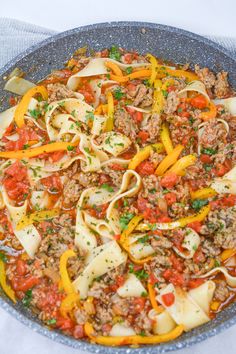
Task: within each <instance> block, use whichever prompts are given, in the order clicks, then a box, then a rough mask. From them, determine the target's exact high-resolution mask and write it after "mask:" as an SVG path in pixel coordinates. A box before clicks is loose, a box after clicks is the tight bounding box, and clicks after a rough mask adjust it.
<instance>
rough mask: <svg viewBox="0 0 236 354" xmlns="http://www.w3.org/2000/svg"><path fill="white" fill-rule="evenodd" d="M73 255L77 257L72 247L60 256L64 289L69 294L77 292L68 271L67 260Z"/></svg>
mask: <svg viewBox="0 0 236 354" xmlns="http://www.w3.org/2000/svg"><path fill="white" fill-rule="evenodd" d="M71 257H76V253H75V252H74V251H73V250H70V249H68V250H66V251H65V252H64V253H62V255H61V257H60V276H61V281H62V286H63V289H64V290H65V292H66V293H67V294H72V293H74V292H75V289H74V286H73V284H72V282H71V280H70V277H69V274H68V272H67V261H68V259H69V258H71Z"/></svg>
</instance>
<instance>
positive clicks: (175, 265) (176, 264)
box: [170, 253, 184, 273]
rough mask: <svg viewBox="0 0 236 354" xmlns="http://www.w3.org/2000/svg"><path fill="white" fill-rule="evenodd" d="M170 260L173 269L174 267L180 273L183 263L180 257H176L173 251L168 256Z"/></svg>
mask: <svg viewBox="0 0 236 354" xmlns="http://www.w3.org/2000/svg"><path fill="white" fill-rule="evenodd" d="M170 261H171V263H172V266H173V268H174V269H176V270H177V271H178V272H180V273H182V272H183V270H184V264H183V262H182V261H181V260H180V258H178V257H177V256H176V255H175V254H174V253H172V254H171V256H170Z"/></svg>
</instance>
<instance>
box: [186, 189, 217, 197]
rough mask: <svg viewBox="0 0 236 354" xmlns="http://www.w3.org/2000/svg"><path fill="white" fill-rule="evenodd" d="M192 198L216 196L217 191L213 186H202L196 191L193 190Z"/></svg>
mask: <svg viewBox="0 0 236 354" xmlns="http://www.w3.org/2000/svg"><path fill="white" fill-rule="evenodd" d="M190 194H191V198H192V199H207V198H211V197H214V196H215V195H216V194H217V192H216V191H215V190H214V189H213V188H210V187H209V188H201V189H198V190H196V191H191V192H190Z"/></svg>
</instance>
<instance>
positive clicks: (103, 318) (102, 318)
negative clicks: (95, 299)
mask: <svg viewBox="0 0 236 354" xmlns="http://www.w3.org/2000/svg"><path fill="white" fill-rule="evenodd" d="M112 317H113V313H112V309H111V308H109V305H108V306H106V305H104V304H102V305H97V306H96V319H97V320H99V322H100V323H101V324H104V323H107V322H111V321H112Z"/></svg>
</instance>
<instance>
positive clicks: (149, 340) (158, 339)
mask: <svg viewBox="0 0 236 354" xmlns="http://www.w3.org/2000/svg"><path fill="white" fill-rule="evenodd" d="M183 330H184V326H183V325H179V326H176V327H175V328H174V329H173V330H172V331H170V332H168V333H166V334H160V335H153V336H140V335H134V336H127V337H126V336H119V337H112V336H111V337H109V336H107V337H105V336H96V335H95V333H94V329H93V326H92V325H91V323H89V322H86V323H85V325H84V331H85V334H86V335H87V336H88V337H89V338H90V339H91V341H92V342H95V343H98V344H102V345H108V346H120V345H127V344H157V343H163V342H169V341H171V340H174V339H176V338H177V337H179V336H180V335H181V334H182V333H183Z"/></svg>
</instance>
